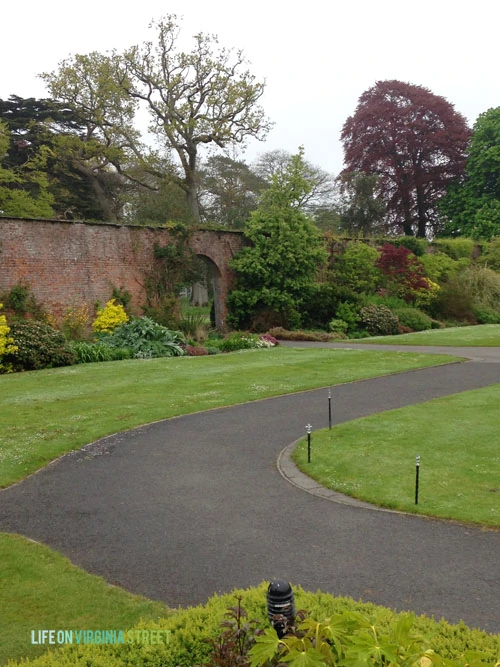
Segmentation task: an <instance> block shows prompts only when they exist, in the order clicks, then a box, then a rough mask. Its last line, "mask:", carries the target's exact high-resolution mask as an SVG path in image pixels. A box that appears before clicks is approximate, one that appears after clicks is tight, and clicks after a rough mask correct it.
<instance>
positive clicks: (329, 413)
mask: <svg viewBox="0 0 500 667" xmlns="http://www.w3.org/2000/svg"><path fill="white" fill-rule="evenodd" d="M328 428H329V429H330V431H331V430H332V392H331V390H330V389H329V390H328Z"/></svg>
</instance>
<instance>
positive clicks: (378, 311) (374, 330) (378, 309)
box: [360, 304, 399, 336]
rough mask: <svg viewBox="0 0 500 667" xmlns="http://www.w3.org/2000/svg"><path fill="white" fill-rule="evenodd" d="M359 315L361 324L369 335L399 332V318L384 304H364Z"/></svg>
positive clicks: (385, 334) (389, 334) (386, 334)
mask: <svg viewBox="0 0 500 667" xmlns="http://www.w3.org/2000/svg"><path fill="white" fill-rule="evenodd" d="M360 316H361V324H362V325H363V327H364V328H365V329H366V331H368V333H369V334H370V335H371V336H391V335H394V334H398V333H399V320H398V318H397V317H396V315H393V313H392V311H391V310H389V308H387V307H386V306H375V305H373V304H371V305H368V306H364V307H363V308H361V311H360Z"/></svg>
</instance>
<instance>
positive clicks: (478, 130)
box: [440, 107, 500, 240]
mask: <svg viewBox="0 0 500 667" xmlns="http://www.w3.org/2000/svg"><path fill="white" fill-rule="evenodd" d="M440 210H441V212H442V213H443V214H444V216H445V217H446V223H445V227H444V230H443V233H442V236H468V237H470V238H473V239H487V240H489V239H491V238H493V237H494V236H498V235H499V234H500V107H497V108H496V109H489V110H488V111H486V112H485V113H483V114H481V115H480V116H479V118H478V119H477V121H476V123H475V124H474V128H473V133H472V138H471V141H470V146H469V149H468V158H467V164H466V167H465V178H463V179H461V181H460V182H458V183H455V184H453V185H452V186H451V187H450V188H449V190H448V194H447V195H446V197H445V198H444V200H443V201H442V203H441V205H440Z"/></svg>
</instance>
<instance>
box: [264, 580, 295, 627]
mask: <svg viewBox="0 0 500 667" xmlns="http://www.w3.org/2000/svg"><path fill="white" fill-rule="evenodd" d="M267 615H268V618H269V621H270V622H271V625H272V626H273V628H274V629H275V630H276V633H277V635H278V637H279V639H281V638H282V637H284V636H285V635H286V633H287V631H288V628H289V627H290V626H292V625H293V622H294V618H295V598H294V595H293V590H292V587H291V586H290V584H289V583H288V582H287V581H284V580H283V579H274V580H273V581H271V583H270V584H269V586H268V588H267Z"/></svg>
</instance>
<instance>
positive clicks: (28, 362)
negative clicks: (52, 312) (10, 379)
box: [4, 320, 76, 371]
mask: <svg viewBox="0 0 500 667" xmlns="http://www.w3.org/2000/svg"><path fill="white" fill-rule="evenodd" d="M10 333H11V336H12V338H13V339H14V344H15V345H16V346H17V350H16V351H15V352H10V353H8V354H7V355H5V357H4V361H6V362H7V363H9V364H11V365H12V368H13V369H14V370H16V371H23V370H24V371H31V370H35V371H36V370H40V369H42V368H53V367H56V366H71V364H74V363H75V362H76V355H75V353H74V352H73V350H72V349H71V347H70V346H69V344H68V342H67V341H66V338H65V337H64V334H63V333H61V332H60V331H57V329H54V328H53V327H51V326H49V325H48V324H45V323H43V322H35V321H33V320H24V321H19V322H14V323H13V324H12V325H11V331H10Z"/></svg>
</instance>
